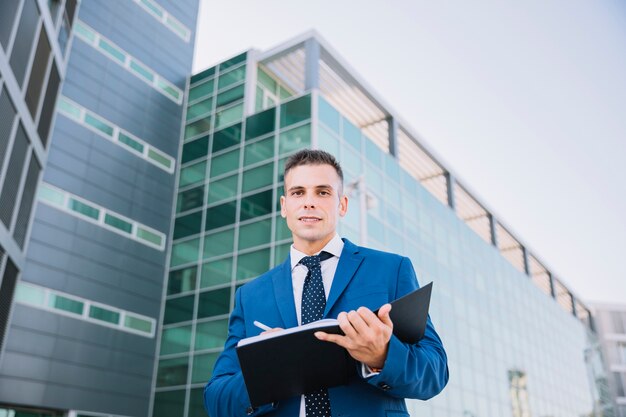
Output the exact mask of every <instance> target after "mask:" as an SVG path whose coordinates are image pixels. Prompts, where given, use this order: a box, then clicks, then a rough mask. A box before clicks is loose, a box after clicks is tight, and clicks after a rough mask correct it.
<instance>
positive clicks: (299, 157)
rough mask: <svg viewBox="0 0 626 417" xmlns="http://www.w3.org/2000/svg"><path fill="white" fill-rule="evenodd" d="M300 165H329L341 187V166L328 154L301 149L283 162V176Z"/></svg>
mask: <svg viewBox="0 0 626 417" xmlns="http://www.w3.org/2000/svg"><path fill="white" fill-rule="evenodd" d="M301 165H330V166H331V167H333V168H335V171H336V172H337V175H338V176H339V179H340V180H341V186H342V187H343V170H342V169H341V165H339V162H337V160H336V159H335V157H334V156H332V155H331V154H329V153H328V152H326V151H322V150H319V149H302V150H301V151H298V152H296V153H294V154H293V155H291V156H290V157H289V158H287V162H285V171H284V176H285V177H286V176H287V172H289V170H290V169H292V168H295V167H298V166H301Z"/></svg>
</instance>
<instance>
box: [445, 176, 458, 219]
mask: <svg viewBox="0 0 626 417" xmlns="http://www.w3.org/2000/svg"><path fill="white" fill-rule="evenodd" d="M444 175H445V176H446V191H447V192H448V207H450V208H451V209H452V210H454V211H456V201H455V199H454V184H456V178H454V176H453V175H452V174H450V173H449V172H446V173H445V174H444Z"/></svg>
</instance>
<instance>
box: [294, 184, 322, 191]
mask: <svg viewBox="0 0 626 417" xmlns="http://www.w3.org/2000/svg"><path fill="white" fill-rule="evenodd" d="M305 188H306V187H304V186H302V185H294V186H293V187H289V190H287V191H294V190H304V189H305ZM313 188H315V189H317V190H319V189H322V188H330V189H332V190H334V188H333V186H332V185H330V184H320V185H316V186H315V187H313Z"/></svg>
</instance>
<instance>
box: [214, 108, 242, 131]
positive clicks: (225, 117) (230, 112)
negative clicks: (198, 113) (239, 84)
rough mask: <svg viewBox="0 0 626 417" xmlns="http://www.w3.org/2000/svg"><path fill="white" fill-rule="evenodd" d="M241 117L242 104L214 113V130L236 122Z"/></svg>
mask: <svg viewBox="0 0 626 417" xmlns="http://www.w3.org/2000/svg"><path fill="white" fill-rule="evenodd" d="M242 117H243V103H241V104H237V105H235V106H232V107H228V108H226V109H223V110H219V111H217V113H215V128H216V129H221V128H223V127H225V126H228V125H230V124H233V123H235V122H238V121H240V120H241V118H242Z"/></svg>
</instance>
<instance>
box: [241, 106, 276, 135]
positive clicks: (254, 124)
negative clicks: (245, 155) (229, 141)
mask: <svg viewBox="0 0 626 417" xmlns="http://www.w3.org/2000/svg"><path fill="white" fill-rule="evenodd" d="M275 119H276V108H271V109H268V110H265V111H263V112H261V113H257V114H254V115H252V116H250V117H248V119H247V121H246V140H249V139H253V138H256V137H258V136H262V135H265V134H267V133H269V132H272V131H274V126H275Z"/></svg>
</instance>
